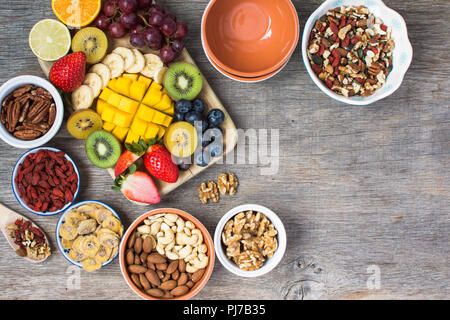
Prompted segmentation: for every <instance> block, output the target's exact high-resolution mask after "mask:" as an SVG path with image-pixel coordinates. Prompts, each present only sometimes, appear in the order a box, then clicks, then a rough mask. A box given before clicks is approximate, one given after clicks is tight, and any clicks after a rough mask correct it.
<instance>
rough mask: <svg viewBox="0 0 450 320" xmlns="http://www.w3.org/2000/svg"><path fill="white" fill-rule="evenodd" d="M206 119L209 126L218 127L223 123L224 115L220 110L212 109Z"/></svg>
mask: <svg viewBox="0 0 450 320" xmlns="http://www.w3.org/2000/svg"><path fill="white" fill-rule="evenodd" d="M207 118H208V122H209V124H210V125H211V126H213V127H218V126H220V125H221V124H222V123H223V122H224V120H225V115H224V113H223V112H222V110H219V109H213V110H211V111H210V112H208V116H207Z"/></svg>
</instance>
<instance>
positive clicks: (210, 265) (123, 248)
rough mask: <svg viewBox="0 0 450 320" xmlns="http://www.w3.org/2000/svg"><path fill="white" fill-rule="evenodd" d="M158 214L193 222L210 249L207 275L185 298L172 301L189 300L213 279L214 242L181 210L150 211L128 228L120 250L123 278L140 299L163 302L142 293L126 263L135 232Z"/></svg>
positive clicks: (205, 274) (198, 224) (206, 232)
mask: <svg viewBox="0 0 450 320" xmlns="http://www.w3.org/2000/svg"><path fill="white" fill-rule="evenodd" d="M158 213H175V214H177V215H179V216H180V217H181V218H183V219H184V220H185V221H191V222H192V223H193V224H194V225H195V227H196V228H197V229H200V230H201V232H202V235H203V241H204V242H205V244H206V246H207V248H208V257H209V263H208V266H207V267H206V270H205V273H204V274H203V276H202V278H201V279H200V280H199V281H198V282H197V283H196V284H195V286H194V287H192V289H191V290H190V291H189V292H188V293H187V294H185V295H184V296H179V297H175V298H172V299H170V300H187V299H190V298H192V297H193V296H195V295H196V294H197V293H199V292H200V290H202V289H203V287H205V285H206V283H207V282H208V280H209V278H210V277H211V274H212V271H213V269H214V258H215V253H214V243H213V241H212V238H211V235H210V234H209V232H208V230H206V228H205V226H204V225H203V224H202V223H201V222H200V221H198V220H197V219H196V218H194V217H193V216H192V215H190V214H189V213H187V212H184V211H182V210H179V209H173V208H162V209H156V210H152V211H149V212H147V213H144V214H143V215H141V216H140V217H139V218H137V219H136V220H135V221H134V222H133V223H132V224H131V226H130V227H129V228H128V230H127V232H125V234H124V236H123V237H122V242H121V243H120V249H119V260H120V271H121V272H122V275H123V277H124V278H125V281H126V282H127V284H128V286H129V287H130V288H131V289H132V290H133V291H134V292H135V293H136V294H137V295H139V296H140V297H142V298H144V299H147V300H161V299H158V298H155V297H152V296H150V295H147V294H145V293H144V292H142V291H141V290H140V289H139V288H138V287H136V285H135V284H134V283H133V281H132V280H131V278H130V274H129V272H128V270H127V268H126V262H125V252H126V248H127V243H128V238H129V237H130V235H131V234H132V233H133V231H134V230H135V229H136V228H137V227H138V226H140V225H141V224H142V223H143V221H144V220H145V219H146V218H148V217H149V216H152V215H155V214H158Z"/></svg>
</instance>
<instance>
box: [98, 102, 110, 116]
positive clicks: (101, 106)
mask: <svg viewBox="0 0 450 320" xmlns="http://www.w3.org/2000/svg"><path fill="white" fill-rule="evenodd" d="M107 105H109V104H108V103H107V102H105V101H103V100H100V99H99V100H97V113H98V114H99V115H102V113H103V110H105V107H106V106H107Z"/></svg>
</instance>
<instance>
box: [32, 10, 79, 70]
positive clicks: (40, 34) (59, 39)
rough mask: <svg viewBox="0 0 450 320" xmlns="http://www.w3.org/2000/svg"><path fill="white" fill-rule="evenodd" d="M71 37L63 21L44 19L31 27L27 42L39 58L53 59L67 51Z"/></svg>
mask: <svg viewBox="0 0 450 320" xmlns="http://www.w3.org/2000/svg"><path fill="white" fill-rule="evenodd" d="M71 39H72V38H71V37H70V32H69V29H68V28H67V27H66V26H65V25H64V24H63V23H61V22H59V21H57V20H54V19H44V20H41V21H39V22H38V23H36V24H35V25H34V27H33V28H32V29H31V31H30V35H29V38H28V42H29V45H30V48H31V51H33V53H34V54H35V55H36V56H37V57H38V58H39V59H41V60H45V61H55V60H58V59H59V58H61V57H63V56H65V55H66V54H67V52H69V49H70V45H71V42H72V41H71Z"/></svg>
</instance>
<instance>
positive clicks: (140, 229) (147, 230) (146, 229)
mask: <svg viewBox="0 0 450 320" xmlns="http://www.w3.org/2000/svg"><path fill="white" fill-rule="evenodd" d="M137 231H138V232H140V233H146V234H149V233H150V232H151V228H150V226H148V225H146V224H143V225H142V226H139V227H138V228H137Z"/></svg>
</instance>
